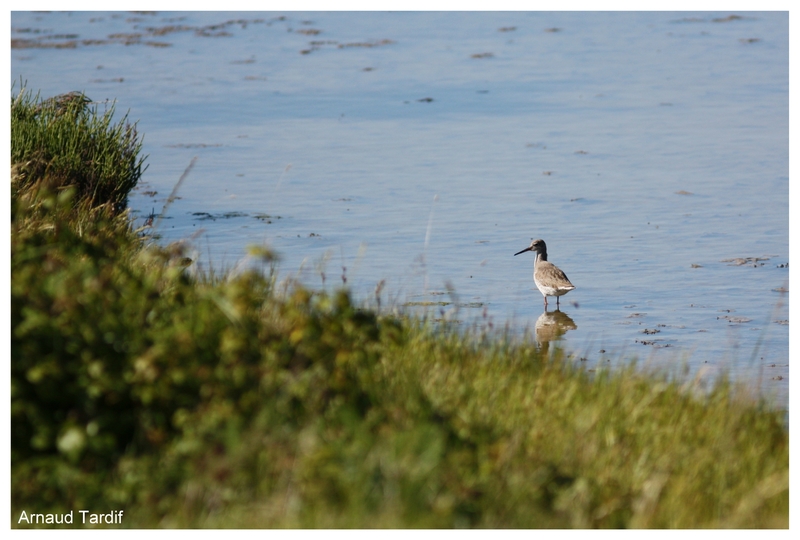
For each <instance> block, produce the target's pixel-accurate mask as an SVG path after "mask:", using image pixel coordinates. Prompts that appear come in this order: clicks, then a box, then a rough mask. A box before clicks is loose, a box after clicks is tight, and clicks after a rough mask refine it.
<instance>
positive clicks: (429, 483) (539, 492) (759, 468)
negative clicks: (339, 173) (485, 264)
mask: <svg viewBox="0 0 800 540" xmlns="http://www.w3.org/2000/svg"><path fill="white" fill-rule="evenodd" d="M29 180H30V181H31V182H33V183H34V184H35V185H39V186H40V188H39V189H36V190H35V191H36V196H35V198H26V197H23V196H19V195H15V196H13V197H12V239H11V240H12V241H11V271H12V280H11V281H12V282H11V370H10V371H11V424H12V436H11V460H12V463H11V507H12V524H14V526H24V524H18V523H17V517H18V516H19V514H20V512H21V511H22V510H23V509H24V510H26V511H27V512H28V513H32V512H41V513H58V512H65V511H69V510H73V509H76V508H77V509H86V508H88V509H97V510H98V511H105V509H123V510H124V511H125V518H124V522H123V526H124V527H141V528H152V527H226V528H227V527H230V528H250V527H320V528H331V527H358V528H364V527H398V528H400V527H426V528H441V527H448V528H449V527H491V528H567V527H581V528H582V527H598V528H602V527H606V528H608V527H668V528H669V527H678V528H687V527H691V528H696V527H748V528H754V527H787V526H788V470H789V460H788V433H787V431H786V427H785V426H784V424H783V414H782V413H781V412H779V411H774V410H771V409H770V408H769V407H768V406H767V405H766V404H764V403H757V402H753V401H752V400H750V399H747V398H744V397H742V395H741V394H740V392H739V390H738V389H737V388H736V387H735V386H734V385H732V384H730V383H728V382H727V381H725V380H720V381H719V382H718V383H717V384H716V385H715V386H714V387H713V388H711V389H710V390H709V391H708V392H705V393H693V392H690V391H688V390H687V389H686V388H685V387H684V386H683V385H682V384H680V383H679V382H677V381H671V380H668V379H666V378H662V377H657V376H649V375H644V374H642V373H641V372H640V371H637V370H636V369H635V368H634V366H630V367H628V368H626V369H621V370H616V371H608V370H599V371H597V372H594V373H589V372H588V371H587V370H585V369H584V368H583V367H581V366H579V365H575V364H574V363H572V362H569V361H567V360H566V359H565V358H564V357H563V355H562V354H561V352H560V351H555V352H554V353H553V354H551V355H545V354H543V353H542V352H541V351H540V350H539V349H538V348H536V347H535V345H534V344H533V343H532V342H529V341H526V340H515V339H511V338H507V337H505V336H503V335H500V334H498V335H494V334H480V335H477V334H476V335H472V334H470V333H469V332H463V331H454V330H452V329H451V328H450V327H449V326H448V325H447V323H441V324H437V323H431V322H424V321H420V320H416V319H413V318H405V317H402V316H389V315H381V314H378V313H376V312H374V311H371V310H368V309H365V308H362V307H360V306H359V305H357V304H356V303H354V302H353V301H352V299H351V298H350V296H349V294H348V293H347V291H346V290H344V289H341V290H337V291H333V292H330V293H325V292H313V291H309V290H307V289H304V288H303V287H301V286H299V285H293V286H289V287H287V288H286V289H285V291H286V292H279V291H280V290H282V289H281V288H279V287H276V283H275V274H274V272H262V271H254V270H247V271H242V272H239V273H237V274H235V275H233V274H232V275H230V276H226V278H225V279H222V278H221V277H220V276H203V275H195V276H194V277H193V276H191V275H190V274H189V273H188V272H187V271H186V264H187V261H186V257H185V253H184V252H183V250H182V249H181V248H180V247H179V246H168V247H165V248H162V247H158V246H155V245H151V244H149V243H147V242H146V241H145V240H143V239H141V238H140V237H138V236H137V234H136V233H135V232H134V231H132V230H131V228H130V223H129V222H128V220H127V218H126V216H125V215H124V214H119V213H115V212H111V211H105V210H98V209H95V210H91V205H88V204H87V203H85V202H82V199H81V198H82V197H84V196H85V194H84V192H81V191H80V190H79V189H78V188H77V187H72V188H69V189H62V190H57V189H50V188H49V187H47V186H46V185H44V184H38V183H37V180H36V178H30V179H29ZM13 193H14V189H13V188H12V194H13ZM32 201H33V202H34V203H35V204H32ZM100 207H102V205H100ZM100 207H97V208H100ZM91 212H95V213H94V214H91V219H89V218H88V217H87V216H89V215H90V213H91ZM255 255H257V256H261V257H262V258H263V259H264V260H265V262H270V261H272V260H274V254H273V253H272V252H269V251H268V250H267V251H263V252H258V253H255Z"/></svg>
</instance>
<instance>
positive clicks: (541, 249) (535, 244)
mask: <svg viewBox="0 0 800 540" xmlns="http://www.w3.org/2000/svg"><path fill="white" fill-rule="evenodd" d="M526 251H535V252H536V253H547V246H546V245H545V243H544V240H542V239H540V238H537V239H536V240H533V241H531V245H529V246H528V247H526V248H525V249H523V250H522V251H518V252H517V253H514V256H515V257H516V256H517V255H519V254H520V253H525V252H526Z"/></svg>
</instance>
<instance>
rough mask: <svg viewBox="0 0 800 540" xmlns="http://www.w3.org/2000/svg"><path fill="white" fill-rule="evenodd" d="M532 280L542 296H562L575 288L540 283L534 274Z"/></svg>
mask: <svg viewBox="0 0 800 540" xmlns="http://www.w3.org/2000/svg"><path fill="white" fill-rule="evenodd" d="M533 282H534V283H536V287H537V288H538V289H539V292H541V293H542V294H543V295H544V296H563V295H565V294H567V293H568V292H569V291H571V290H572V289H574V288H575V287H561V288H556V287H550V286H548V285H544V284H542V283H541V282H540V281H539V280H538V279H536V276H534V278H533Z"/></svg>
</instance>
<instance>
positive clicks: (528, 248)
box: [514, 246, 531, 257]
mask: <svg viewBox="0 0 800 540" xmlns="http://www.w3.org/2000/svg"><path fill="white" fill-rule="evenodd" d="M530 250H531V247H530V246H528V247H526V248H525V249H523V250H522V251H519V252H517V253H514V257H516V256H517V255H519V254H520V253H525V252H526V251H530Z"/></svg>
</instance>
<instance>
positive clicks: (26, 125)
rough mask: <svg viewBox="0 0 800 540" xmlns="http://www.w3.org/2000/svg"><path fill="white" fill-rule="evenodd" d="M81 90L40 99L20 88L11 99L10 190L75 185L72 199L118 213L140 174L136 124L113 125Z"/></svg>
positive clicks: (110, 113)
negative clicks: (104, 207)
mask: <svg viewBox="0 0 800 540" xmlns="http://www.w3.org/2000/svg"><path fill="white" fill-rule="evenodd" d="M114 112H115V111H114V106H113V105H112V106H111V107H109V108H107V110H106V111H105V112H103V113H102V114H100V113H99V111H98V106H97V105H96V104H95V105H92V102H91V100H90V99H89V98H88V97H86V96H85V95H84V94H81V93H77V92H72V93H69V94H64V95H61V96H57V97H55V98H50V99H45V100H42V99H40V98H39V95H38V94H37V95H35V96H34V95H32V94H31V92H30V91H28V90H26V89H25V88H22V89H21V90H20V91H19V93H18V94H17V95H16V96H14V97H12V98H11V163H12V167H13V170H14V174H13V175H12V179H13V181H12V190H15V191H18V192H30V191H31V189H32V188H34V187H37V186H47V187H48V188H49V189H50V190H61V189H64V188H66V187H68V186H72V187H74V188H75V190H76V192H77V197H75V198H74V200H75V202H77V201H80V202H82V203H86V204H88V205H89V207H96V206H100V205H110V206H111V208H112V209H113V211H115V212H120V211H122V210H123V209H124V208H125V206H126V204H127V197H128V193H129V192H130V190H131V189H133V188H134V187H135V186H136V183H137V182H138V181H139V178H140V177H141V175H142V172H144V169H143V168H142V167H143V164H144V160H145V158H144V157H140V155H139V154H140V151H141V147H142V142H141V139H140V137H139V135H138V133H137V131H136V124H131V123H130V122H129V121H128V118H127V115H125V116H124V117H123V118H122V119H121V120H120V121H119V122H117V123H114V122H113V117H114Z"/></svg>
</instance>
